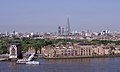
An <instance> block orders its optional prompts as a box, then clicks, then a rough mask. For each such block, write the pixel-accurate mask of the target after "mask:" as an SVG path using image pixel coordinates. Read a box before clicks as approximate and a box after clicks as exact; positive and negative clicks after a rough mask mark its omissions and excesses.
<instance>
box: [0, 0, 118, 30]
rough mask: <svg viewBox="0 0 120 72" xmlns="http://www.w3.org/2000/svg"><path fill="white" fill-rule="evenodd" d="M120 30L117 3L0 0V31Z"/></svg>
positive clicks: (101, 0) (100, 0)
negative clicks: (68, 21) (69, 28)
mask: <svg viewBox="0 0 120 72" xmlns="http://www.w3.org/2000/svg"><path fill="white" fill-rule="evenodd" d="M67 17H69V20H70V26H71V30H72V31H75V30H77V31H85V30H92V31H102V30H106V29H110V30H111V31H120V0H0V32H10V31H12V30H16V31H19V32H56V31H57V28H58V26H62V27H66V23H67Z"/></svg>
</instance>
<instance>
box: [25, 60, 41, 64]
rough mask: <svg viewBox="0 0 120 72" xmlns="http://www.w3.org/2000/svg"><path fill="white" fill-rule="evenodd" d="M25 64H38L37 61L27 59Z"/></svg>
mask: <svg viewBox="0 0 120 72" xmlns="http://www.w3.org/2000/svg"><path fill="white" fill-rule="evenodd" d="M26 64H40V63H39V62H38V61H28V62H26Z"/></svg>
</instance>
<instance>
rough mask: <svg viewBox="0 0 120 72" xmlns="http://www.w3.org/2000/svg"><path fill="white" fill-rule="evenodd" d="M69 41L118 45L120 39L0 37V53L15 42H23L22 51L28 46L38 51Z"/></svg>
mask: <svg viewBox="0 0 120 72" xmlns="http://www.w3.org/2000/svg"><path fill="white" fill-rule="evenodd" d="M67 42H72V43H84V44H85V43H86V44H91V45H96V44H105V45H107V44H108V43H109V44H111V43H114V44H116V45H119V44H120V41H109V40H75V39H30V38H15V37H13V38H8V37H5V38H0V53H3V54H5V53H8V52H9V51H8V47H9V46H10V45H13V44H17V43H19V44H21V47H22V51H23V52H26V51H28V48H30V47H32V48H35V50H36V52H37V51H38V50H40V52H41V48H42V47H44V46H47V45H53V44H58V43H62V44H66V43H67Z"/></svg>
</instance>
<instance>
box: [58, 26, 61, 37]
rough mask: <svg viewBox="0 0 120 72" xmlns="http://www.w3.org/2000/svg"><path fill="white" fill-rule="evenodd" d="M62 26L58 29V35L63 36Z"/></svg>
mask: <svg viewBox="0 0 120 72" xmlns="http://www.w3.org/2000/svg"><path fill="white" fill-rule="evenodd" d="M61 33H62V32H61V26H59V27H58V35H61Z"/></svg>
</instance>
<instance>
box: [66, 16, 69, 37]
mask: <svg viewBox="0 0 120 72" xmlns="http://www.w3.org/2000/svg"><path fill="white" fill-rule="evenodd" d="M66 35H70V22H69V17H68V18H67V26H66Z"/></svg>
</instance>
